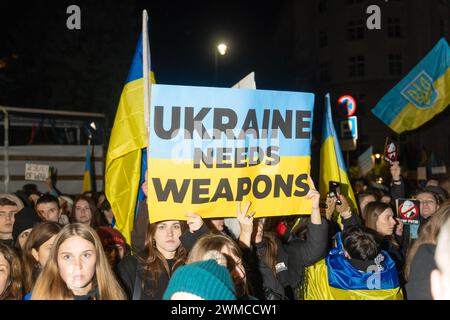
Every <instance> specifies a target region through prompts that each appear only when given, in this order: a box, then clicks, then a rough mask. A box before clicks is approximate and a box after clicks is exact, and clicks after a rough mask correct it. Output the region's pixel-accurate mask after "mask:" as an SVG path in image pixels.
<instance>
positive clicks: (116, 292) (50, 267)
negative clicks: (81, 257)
mask: <svg viewBox="0 0 450 320" xmlns="http://www.w3.org/2000/svg"><path fill="white" fill-rule="evenodd" d="M74 236H79V237H81V238H83V239H85V240H87V241H89V242H91V243H92V244H93V245H94V247H95V252H96V261H95V275H94V278H93V287H95V288H96V289H97V292H98V298H99V299H100V300H124V299H125V294H124V293H123V291H122V289H121V287H120V286H119V283H118V282H117V280H116V278H115V276H114V273H113V272H112V270H111V267H110V265H109V263H108V259H107V258H106V255H105V252H104V251H103V246H102V243H101V241H100V239H99V237H98V235H97V233H96V232H95V231H94V230H93V229H92V228H91V227H89V226H87V225H85V224H81V223H74V224H69V225H66V226H65V227H64V228H63V229H62V230H61V231H60V232H59V233H58V236H57V237H56V239H55V243H54V245H53V247H52V250H51V252H50V256H49V258H48V261H47V263H46V264H45V266H44V269H43V270H42V271H41V274H40V275H39V277H38V279H37V280H36V284H35V285H34V288H33V294H32V297H31V299H32V300H69V299H73V292H72V291H71V290H70V289H69V288H68V287H67V285H66V283H65V282H64V280H63V279H62V278H61V276H60V274H59V266H58V252H59V248H60V246H61V245H62V244H63V243H64V241H66V240H67V239H69V238H71V237H74Z"/></svg>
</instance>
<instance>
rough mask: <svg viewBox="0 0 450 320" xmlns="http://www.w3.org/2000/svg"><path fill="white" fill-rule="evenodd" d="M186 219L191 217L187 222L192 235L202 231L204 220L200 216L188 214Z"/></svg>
mask: <svg viewBox="0 0 450 320" xmlns="http://www.w3.org/2000/svg"><path fill="white" fill-rule="evenodd" d="M186 217H189V218H188V219H187V221H186V222H187V225H188V227H189V231H190V232H191V233H194V232H195V231H198V230H200V228H201V227H202V226H203V219H202V217H200V216H199V215H198V214H195V213H188V214H186Z"/></svg>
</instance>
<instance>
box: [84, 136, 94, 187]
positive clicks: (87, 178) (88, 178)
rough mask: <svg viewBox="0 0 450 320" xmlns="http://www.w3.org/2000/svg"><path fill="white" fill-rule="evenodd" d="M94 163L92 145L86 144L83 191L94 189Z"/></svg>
mask: <svg viewBox="0 0 450 320" xmlns="http://www.w3.org/2000/svg"><path fill="white" fill-rule="evenodd" d="M92 177H93V174H92V164H91V145H90V144H88V145H87V146H86V161H85V165H84V177H83V193H84V192H87V191H93V190H92V186H93V183H92Z"/></svg>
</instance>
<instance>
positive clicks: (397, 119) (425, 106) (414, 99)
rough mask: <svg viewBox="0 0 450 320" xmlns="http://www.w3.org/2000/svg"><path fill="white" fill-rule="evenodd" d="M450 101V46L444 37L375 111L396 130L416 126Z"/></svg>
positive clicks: (414, 127)
mask: <svg viewBox="0 0 450 320" xmlns="http://www.w3.org/2000/svg"><path fill="white" fill-rule="evenodd" d="M449 104H450V48H449V45H448V42H447V41H446V40H445V39H444V38H442V39H441V40H440V41H439V42H438V44H437V45H436V46H435V47H434V48H433V49H432V50H431V52H430V53H428V55H427V56H426V57H425V58H424V59H423V60H422V61H421V62H420V63H419V64H418V65H417V66H416V67H415V68H414V69H413V70H412V71H411V72H410V73H409V74H408V75H407V76H406V77H405V78H404V79H403V80H401V81H400V83H399V84H397V85H396V86H395V87H394V88H393V89H392V90H391V91H389V92H388V93H387V94H386V95H385V96H384V97H383V98H382V99H381V100H380V102H378V104H377V105H376V106H375V108H374V109H373V110H372V113H373V114H374V115H375V116H377V117H378V118H379V119H380V120H381V121H383V122H384V123H385V124H386V125H388V126H389V127H390V128H391V129H392V130H394V131H395V132H397V133H402V132H404V131H410V130H414V129H416V128H418V127H420V126H421V125H423V124H425V123H426V122H428V121H429V120H431V119H432V118H434V116H436V115H437V114H439V113H441V112H442V111H444V110H445V108H447V106H448V105H449Z"/></svg>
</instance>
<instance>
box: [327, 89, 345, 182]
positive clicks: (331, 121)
mask: <svg viewBox="0 0 450 320" xmlns="http://www.w3.org/2000/svg"><path fill="white" fill-rule="evenodd" d="M325 99H326V108H327V111H328V112H326V113H325V114H328V117H329V119H327V123H329V124H330V125H331V124H332V123H333V117H332V116H331V115H332V111H331V96H330V93H327V94H326V95H325ZM333 140H334V143H333V144H336V143H339V139H338V138H337V137H336V136H333ZM333 151H334V156H335V158H336V167H337V173H338V176H339V184H342V182H341V170H340V169H339V162H338V155H337V152H336V146H334V148H333Z"/></svg>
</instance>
